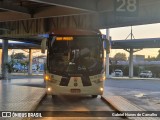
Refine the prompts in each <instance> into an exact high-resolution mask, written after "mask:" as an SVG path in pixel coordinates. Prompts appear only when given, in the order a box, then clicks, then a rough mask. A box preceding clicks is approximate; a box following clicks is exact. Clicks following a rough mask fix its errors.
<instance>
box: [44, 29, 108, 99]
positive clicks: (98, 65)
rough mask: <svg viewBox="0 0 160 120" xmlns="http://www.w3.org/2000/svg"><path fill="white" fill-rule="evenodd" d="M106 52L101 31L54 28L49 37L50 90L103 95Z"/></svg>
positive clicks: (47, 81)
mask: <svg viewBox="0 0 160 120" xmlns="http://www.w3.org/2000/svg"><path fill="white" fill-rule="evenodd" d="M104 53H105V49H104V47H103V39H102V36H101V34H100V33H99V32H98V33H97V32H93V31H81V30H74V31H73V30H72V31H70V30H66V31H65V30H64V31H54V33H52V34H51V35H50V36H49V38H48V40H47V61H46V71H45V75H44V79H45V82H46V90H47V93H48V94H49V95H52V96H55V95H59V94H65V95H92V97H97V96H98V95H102V94H103V88H104V80H105V78H106V77H105V70H104V69H105V58H104V56H105V55H104Z"/></svg>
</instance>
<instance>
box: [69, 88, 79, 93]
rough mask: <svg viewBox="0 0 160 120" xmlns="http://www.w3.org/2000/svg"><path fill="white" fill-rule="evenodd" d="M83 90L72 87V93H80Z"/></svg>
mask: <svg viewBox="0 0 160 120" xmlns="http://www.w3.org/2000/svg"><path fill="white" fill-rule="evenodd" d="M80 92H81V90H80V89H71V93H80Z"/></svg>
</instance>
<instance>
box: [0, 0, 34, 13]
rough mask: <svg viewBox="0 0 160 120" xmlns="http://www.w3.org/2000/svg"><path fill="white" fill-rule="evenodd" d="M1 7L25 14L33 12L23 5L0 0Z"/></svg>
mask: <svg viewBox="0 0 160 120" xmlns="http://www.w3.org/2000/svg"><path fill="white" fill-rule="evenodd" d="M0 9H1V10H7V11H13V12H19V13H23V14H31V13H30V11H29V10H28V9H27V8H25V7H21V6H15V5H11V4H8V3H4V2H0Z"/></svg>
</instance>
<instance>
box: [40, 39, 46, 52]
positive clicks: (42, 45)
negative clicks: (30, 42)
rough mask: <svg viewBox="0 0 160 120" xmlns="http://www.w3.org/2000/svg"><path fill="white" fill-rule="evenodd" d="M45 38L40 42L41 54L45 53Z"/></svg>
mask: <svg viewBox="0 0 160 120" xmlns="http://www.w3.org/2000/svg"><path fill="white" fill-rule="evenodd" d="M46 43H47V38H44V39H43V40H42V42H41V53H45V50H46Z"/></svg>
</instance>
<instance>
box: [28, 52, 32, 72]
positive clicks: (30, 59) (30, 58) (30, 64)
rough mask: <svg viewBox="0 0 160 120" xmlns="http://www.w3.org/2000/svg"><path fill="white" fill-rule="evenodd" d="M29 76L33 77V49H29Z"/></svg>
mask: <svg viewBox="0 0 160 120" xmlns="http://www.w3.org/2000/svg"><path fill="white" fill-rule="evenodd" d="M28 75H32V49H29V65H28Z"/></svg>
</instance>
